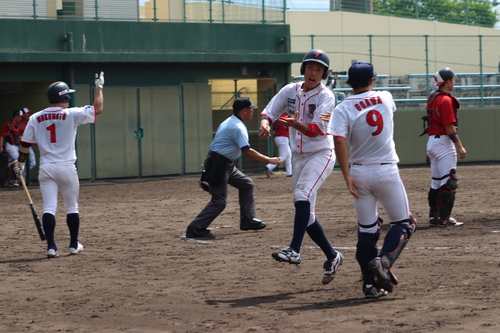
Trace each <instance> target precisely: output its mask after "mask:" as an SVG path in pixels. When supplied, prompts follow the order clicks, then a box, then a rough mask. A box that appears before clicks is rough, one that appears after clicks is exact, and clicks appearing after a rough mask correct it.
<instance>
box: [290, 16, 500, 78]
mask: <svg viewBox="0 0 500 333" xmlns="http://www.w3.org/2000/svg"><path fill="white" fill-rule="evenodd" d="M287 23H288V24H290V33H291V36H292V39H291V46H292V51H293V52H304V53H305V52H307V51H308V50H310V49H311V37H310V36H309V35H315V36H316V37H315V38H314V47H315V48H320V49H323V50H324V51H326V52H327V53H328V54H329V55H330V59H331V62H332V65H331V67H332V68H333V69H334V70H338V71H341V70H346V69H348V68H349V66H350V65H351V61H352V60H358V61H360V60H367V61H370V60H371V61H372V63H373V64H374V66H375V67H376V70H377V72H378V73H379V74H387V75H392V76H396V75H406V74H414V73H426V70H427V69H428V71H429V72H430V73H435V72H436V71H437V70H439V69H440V68H442V67H444V66H449V67H452V68H453V69H454V70H455V72H462V73H471V72H475V73H478V72H479V70H480V68H479V64H480V63H482V65H483V72H484V73H486V72H497V71H498V65H499V59H500V48H499V47H498V45H500V30H497V29H492V28H481V27H474V26H465V25H458V24H449V23H439V22H432V21H425V20H414V19H403V18H398V17H390V16H378V15H370V14H357V13H351V12H296V11H288V12H287ZM369 35H373V37H372V39H371V41H370V38H369V37H368V36H369ZM424 35H429V38H428V39H427V45H426V39H425V38H424V37H423V36H424ZM450 35H453V36H456V37H450ZM478 35H483V36H484V37H483V38H482V40H481V44H482V45H480V42H479V38H478ZM370 42H371V44H370ZM480 48H481V49H482V54H480V52H479V49H480ZM426 50H427V54H426ZM370 52H371V55H372V58H371V59H370ZM426 56H427V58H428V59H427V60H428V65H429V67H428V68H427V67H426V64H427V62H426ZM481 57H482V59H481ZM292 74H295V75H298V74H299V65H298V64H296V65H294V66H293V67H292Z"/></svg>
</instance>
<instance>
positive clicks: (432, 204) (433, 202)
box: [427, 187, 438, 222]
mask: <svg viewBox="0 0 500 333" xmlns="http://www.w3.org/2000/svg"><path fill="white" fill-rule="evenodd" d="M437 196H438V190H437V189H433V188H432V187H431V188H430V189H429V194H428V196H427V200H428V201H429V222H432V221H433V220H434V218H435V216H434V215H435V211H436V209H437Z"/></svg>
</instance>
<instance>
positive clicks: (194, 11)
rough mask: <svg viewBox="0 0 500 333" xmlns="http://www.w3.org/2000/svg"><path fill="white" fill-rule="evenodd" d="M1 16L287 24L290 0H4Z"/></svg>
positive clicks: (0, 10) (0, 4)
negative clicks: (287, 0)
mask: <svg viewBox="0 0 500 333" xmlns="http://www.w3.org/2000/svg"><path fill="white" fill-rule="evenodd" d="M0 18H18V19H19V18H25V19H38V20H43V19H48V20H95V21H98V20H101V21H146V22H207V23H263V24H267V23H281V24H283V23H285V21H286V0H170V1H166V0H72V1H65V0H59V1H57V0H0Z"/></svg>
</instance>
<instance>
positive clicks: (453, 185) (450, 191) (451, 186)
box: [434, 169, 458, 223]
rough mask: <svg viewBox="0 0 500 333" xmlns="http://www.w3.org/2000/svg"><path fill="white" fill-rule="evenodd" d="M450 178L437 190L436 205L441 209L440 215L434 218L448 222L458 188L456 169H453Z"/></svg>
mask: <svg viewBox="0 0 500 333" xmlns="http://www.w3.org/2000/svg"><path fill="white" fill-rule="evenodd" d="M449 176H450V178H449V179H448V181H447V182H446V184H444V185H443V186H441V187H440V188H439V189H438V190H437V191H438V193H437V200H436V206H437V209H436V211H437V210H438V211H439V215H438V216H434V218H436V219H439V221H440V222H444V223H446V222H447V221H448V219H449V218H450V215H451V210H452V209H453V205H454V204H455V193H456V192H457V191H456V190H457V188H458V177H457V175H456V170H455V169H451V171H450V175H449Z"/></svg>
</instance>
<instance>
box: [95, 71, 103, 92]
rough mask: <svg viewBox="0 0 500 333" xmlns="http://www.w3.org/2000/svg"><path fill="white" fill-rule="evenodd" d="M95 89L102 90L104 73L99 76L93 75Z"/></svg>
mask: <svg viewBox="0 0 500 333" xmlns="http://www.w3.org/2000/svg"><path fill="white" fill-rule="evenodd" d="M94 82H95V87H96V88H101V89H102V88H103V87H104V72H101V74H98V73H95V79H94Z"/></svg>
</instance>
